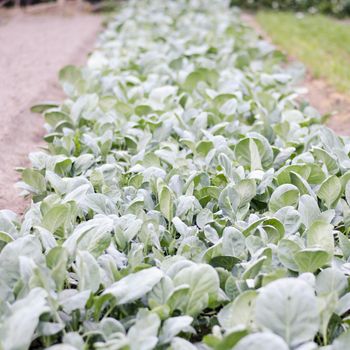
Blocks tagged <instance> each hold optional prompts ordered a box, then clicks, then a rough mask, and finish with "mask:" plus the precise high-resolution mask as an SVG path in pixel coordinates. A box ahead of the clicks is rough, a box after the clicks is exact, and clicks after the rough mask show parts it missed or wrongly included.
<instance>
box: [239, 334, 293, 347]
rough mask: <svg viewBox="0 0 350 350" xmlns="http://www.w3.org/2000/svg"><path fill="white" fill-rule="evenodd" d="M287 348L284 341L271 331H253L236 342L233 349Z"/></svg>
mask: <svg viewBox="0 0 350 350" xmlns="http://www.w3.org/2000/svg"><path fill="white" fill-rule="evenodd" d="M256 349H259V350H288V349H289V347H288V345H287V344H286V343H285V341H284V340H283V339H282V338H281V337H279V336H278V335H276V334H273V333H267V332H266V333H253V334H250V335H248V336H246V337H244V338H242V340H240V341H239V342H238V344H237V345H236V346H235V347H234V348H233V350H256Z"/></svg>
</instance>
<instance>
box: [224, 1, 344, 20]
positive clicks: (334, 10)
mask: <svg viewBox="0 0 350 350" xmlns="http://www.w3.org/2000/svg"><path fill="white" fill-rule="evenodd" d="M231 5H232V6H242V7H246V8H248V9H254V10H257V9H261V8H270V9H275V10H288V11H305V12H311V13H315V12H320V13H327V14H332V15H336V16H341V17H344V16H348V15H350V1H349V0H231Z"/></svg>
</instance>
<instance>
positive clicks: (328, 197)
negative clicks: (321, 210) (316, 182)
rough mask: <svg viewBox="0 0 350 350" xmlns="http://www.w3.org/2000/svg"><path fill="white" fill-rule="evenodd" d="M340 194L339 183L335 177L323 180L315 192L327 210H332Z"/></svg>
mask: <svg viewBox="0 0 350 350" xmlns="http://www.w3.org/2000/svg"><path fill="white" fill-rule="evenodd" d="M340 194H341V182H340V180H339V178H338V177H337V176H335V175H332V176H330V177H328V178H327V179H326V180H324V181H323V182H322V184H321V186H320V188H319V190H318V192H317V196H318V198H320V199H322V200H323V201H324V202H325V204H326V207H327V208H332V207H334V205H335V204H336V201H337V200H338V199H339V197H340Z"/></svg>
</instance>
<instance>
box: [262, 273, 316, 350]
mask: <svg viewBox="0 0 350 350" xmlns="http://www.w3.org/2000/svg"><path fill="white" fill-rule="evenodd" d="M272 301H273V302H272ZM256 322H257V323H258V325H260V326H261V327H262V328H267V329H269V330H270V331H272V332H274V333H275V334H277V335H279V336H280V337H282V338H283V339H284V340H285V341H286V343H287V344H288V345H289V346H292V347H295V346H297V345H299V344H302V343H304V342H306V341H309V340H312V339H313V337H314V336H315V334H316V332H317V331H318V326H319V315H318V307H317V300H316V296H315V293H314V291H313V290H312V288H311V287H310V286H309V284H307V283H306V282H304V281H303V280H301V279H297V278H282V279H279V280H277V281H274V282H271V283H270V284H268V285H267V286H266V287H264V288H263V289H262V290H261V292H260V294H259V296H258V298H257V300H256Z"/></svg>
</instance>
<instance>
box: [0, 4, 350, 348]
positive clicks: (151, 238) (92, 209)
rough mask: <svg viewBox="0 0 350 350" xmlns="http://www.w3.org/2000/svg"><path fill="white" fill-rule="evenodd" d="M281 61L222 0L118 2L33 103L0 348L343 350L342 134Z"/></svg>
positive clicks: (345, 225)
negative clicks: (41, 124)
mask: <svg viewBox="0 0 350 350" xmlns="http://www.w3.org/2000/svg"><path fill="white" fill-rule="evenodd" d="M280 58H281V55H280V54H279V53H278V52H276V51H275V50H274V49H273V48H272V47H271V46H270V45H269V44H268V43H266V42H263V41H261V40H259V39H257V37H256V36H255V35H254V33H252V32H251V31H250V30H248V29H247V27H246V26H244V25H243V24H242V23H241V22H240V20H239V18H238V14H237V12H236V11H235V10H234V9H229V8H228V6H227V4H225V2H223V1H221V0H214V1H212V0H200V1H197V0H196V1H195V0H179V1H170V0H169V1H162V2H159V1H157V0H149V1H134V2H130V3H129V2H128V3H126V4H125V6H124V8H123V9H122V10H121V11H120V13H119V14H118V15H117V16H116V17H115V18H113V19H112V20H111V21H110V22H109V24H108V26H107V28H106V30H105V31H104V32H103V33H102V34H101V37H100V39H99V44H98V47H97V48H96V50H95V51H94V52H93V53H92V54H91V56H90V57H89V60H88V63H87V65H86V66H85V67H83V68H81V69H79V68H74V67H72V66H68V67H66V68H64V69H63V70H62V71H61V73H60V81H61V83H62V85H63V88H64V89H65V91H66V93H67V94H68V98H67V100H66V101H64V103H62V104H61V105H59V106H57V105H53V104H42V105H38V106H37V107H36V108H34V110H36V111H38V112H41V113H43V115H44V117H45V121H46V123H47V129H48V133H49V134H48V135H47V137H46V140H47V141H48V147H47V150H45V151H40V152H36V153H32V154H30V160H31V162H32V168H31V169H25V170H24V171H23V173H22V180H23V181H22V182H21V183H19V186H20V187H21V188H22V189H23V191H24V194H31V195H32V199H33V202H32V203H31V206H30V207H29V208H28V210H27V211H26V213H25V215H24V217H23V218H17V217H16V215H15V214H14V213H12V212H11V211H8V210H1V211H0V274H1V279H0V348H1V349H4V350H8V349H11V350H12V349H23V350H25V349H29V348H32V349H41V348H48V349H51V350H65V349H67V350H68V349H69V350H74V349H76V350H83V349H90V348H93V349H121V350H141V349H142V350H148V349H149V350H151V349H159V350H177V349H181V350H182V349H184V350H186V349H189V350H193V349H208V350H209V349H211V350H231V349H234V350H246V349H252V350H254V349H259V348H261V349H266V350H275V349H276V350H277V349H278V350H281V349H283V350H284V349H286V350H287V349H293V350H302V349H317V348H318V347H319V346H322V347H323V346H325V347H324V348H325V349H344V347H345V346H346V345H344V344H347V342H348V339H349V310H350V288H349V256H350V240H349V231H350V225H349V223H350V220H349V219H350V217H349V215H350V207H349V204H350V203H349V200H350V185H349V179H350V175H349V174H350V172H349V170H350V157H349V150H350V147H349V145H350V141H349V139H348V138H343V137H338V136H337V135H335V134H334V133H333V132H332V131H331V130H329V129H328V128H326V127H325V126H323V125H321V124H320V121H321V120H322V117H321V116H320V115H319V114H318V113H317V111H315V110H314V109H313V108H312V107H310V106H300V105H299V103H298V102H297V100H295V97H296V95H297V94H296V91H295V90H294V88H293V86H292V82H293V77H292V76H290V75H289V74H287V73H286V71H285V69H284V68H282V67H281V66H280V65H279V62H280V61H279V59H280Z"/></svg>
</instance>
